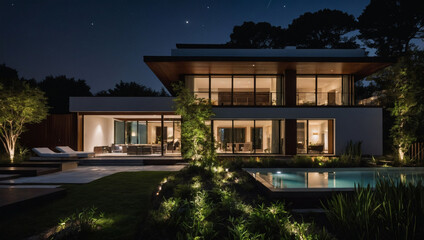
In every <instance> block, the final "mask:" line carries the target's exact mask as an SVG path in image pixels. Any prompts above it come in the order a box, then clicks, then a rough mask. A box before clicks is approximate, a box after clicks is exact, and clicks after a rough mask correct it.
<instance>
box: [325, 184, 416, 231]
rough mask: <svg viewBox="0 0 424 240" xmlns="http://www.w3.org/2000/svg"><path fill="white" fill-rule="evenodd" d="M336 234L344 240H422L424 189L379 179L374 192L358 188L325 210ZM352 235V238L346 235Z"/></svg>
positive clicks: (336, 196)
mask: <svg viewBox="0 0 424 240" xmlns="http://www.w3.org/2000/svg"><path fill="white" fill-rule="evenodd" d="M325 208H326V211H327V213H326V214H327V218H328V220H329V222H330V223H331V225H332V227H333V231H334V233H336V234H337V235H338V236H340V238H343V239H423V238H424V229H423V228H422V226H424V185H423V184H422V182H421V181H419V182H417V183H415V184H414V183H403V182H395V181H393V180H383V179H380V180H379V181H378V182H377V184H376V187H375V189H372V188H371V187H369V186H367V187H361V186H359V187H356V188H355V192H354V194H353V195H352V196H347V195H344V194H337V195H334V196H333V197H332V198H331V199H329V200H328V202H327V205H326V206H325ZM346 233H349V234H346Z"/></svg>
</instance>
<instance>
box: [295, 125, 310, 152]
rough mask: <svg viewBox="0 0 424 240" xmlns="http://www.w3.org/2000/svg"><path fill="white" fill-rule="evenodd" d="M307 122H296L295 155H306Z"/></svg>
mask: <svg viewBox="0 0 424 240" xmlns="http://www.w3.org/2000/svg"><path fill="white" fill-rule="evenodd" d="M307 125H308V122H307V120H297V124H296V126H297V153H307V148H308V145H307V142H308V139H307V132H308V129H307Z"/></svg>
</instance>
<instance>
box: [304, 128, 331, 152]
mask: <svg viewBox="0 0 424 240" xmlns="http://www.w3.org/2000/svg"><path fill="white" fill-rule="evenodd" d="M333 141H334V121H333V120H297V153H309V154H323V153H328V154H332V153H333V152H334V148H333V146H334V145H333Z"/></svg>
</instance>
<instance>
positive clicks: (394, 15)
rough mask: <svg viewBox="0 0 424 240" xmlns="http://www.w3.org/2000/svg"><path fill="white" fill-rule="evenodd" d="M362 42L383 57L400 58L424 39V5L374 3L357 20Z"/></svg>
mask: <svg viewBox="0 0 424 240" xmlns="http://www.w3.org/2000/svg"><path fill="white" fill-rule="evenodd" d="M358 21H359V31H360V35H359V38H360V39H361V40H363V41H364V42H365V44H366V45H367V46H368V47H370V48H375V49H377V55H380V56H399V55H400V54H401V53H405V52H407V51H408V49H409V48H410V44H411V40H412V39H414V38H421V39H423V37H424V1H422V0H408V1H403V0H371V2H370V4H369V5H368V6H367V7H366V8H365V10H364V11H363V12H362V14H361V15H360V16H359V18H358Z"/></svg>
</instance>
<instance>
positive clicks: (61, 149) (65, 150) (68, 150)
mask: <svg viewBox="0 0 424 240" xmlns="http://www.w3.org/2000/svg"><path fill="white" fill-rule="evenodd" d="M56 149H57V150H58V151H59V152H61V153H68V154H76V155H77V157H81V158H88V157H94V152H82V151H75V150H74V149H72V148H70V147H68V146H57V147H56Z"/></svg>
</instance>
